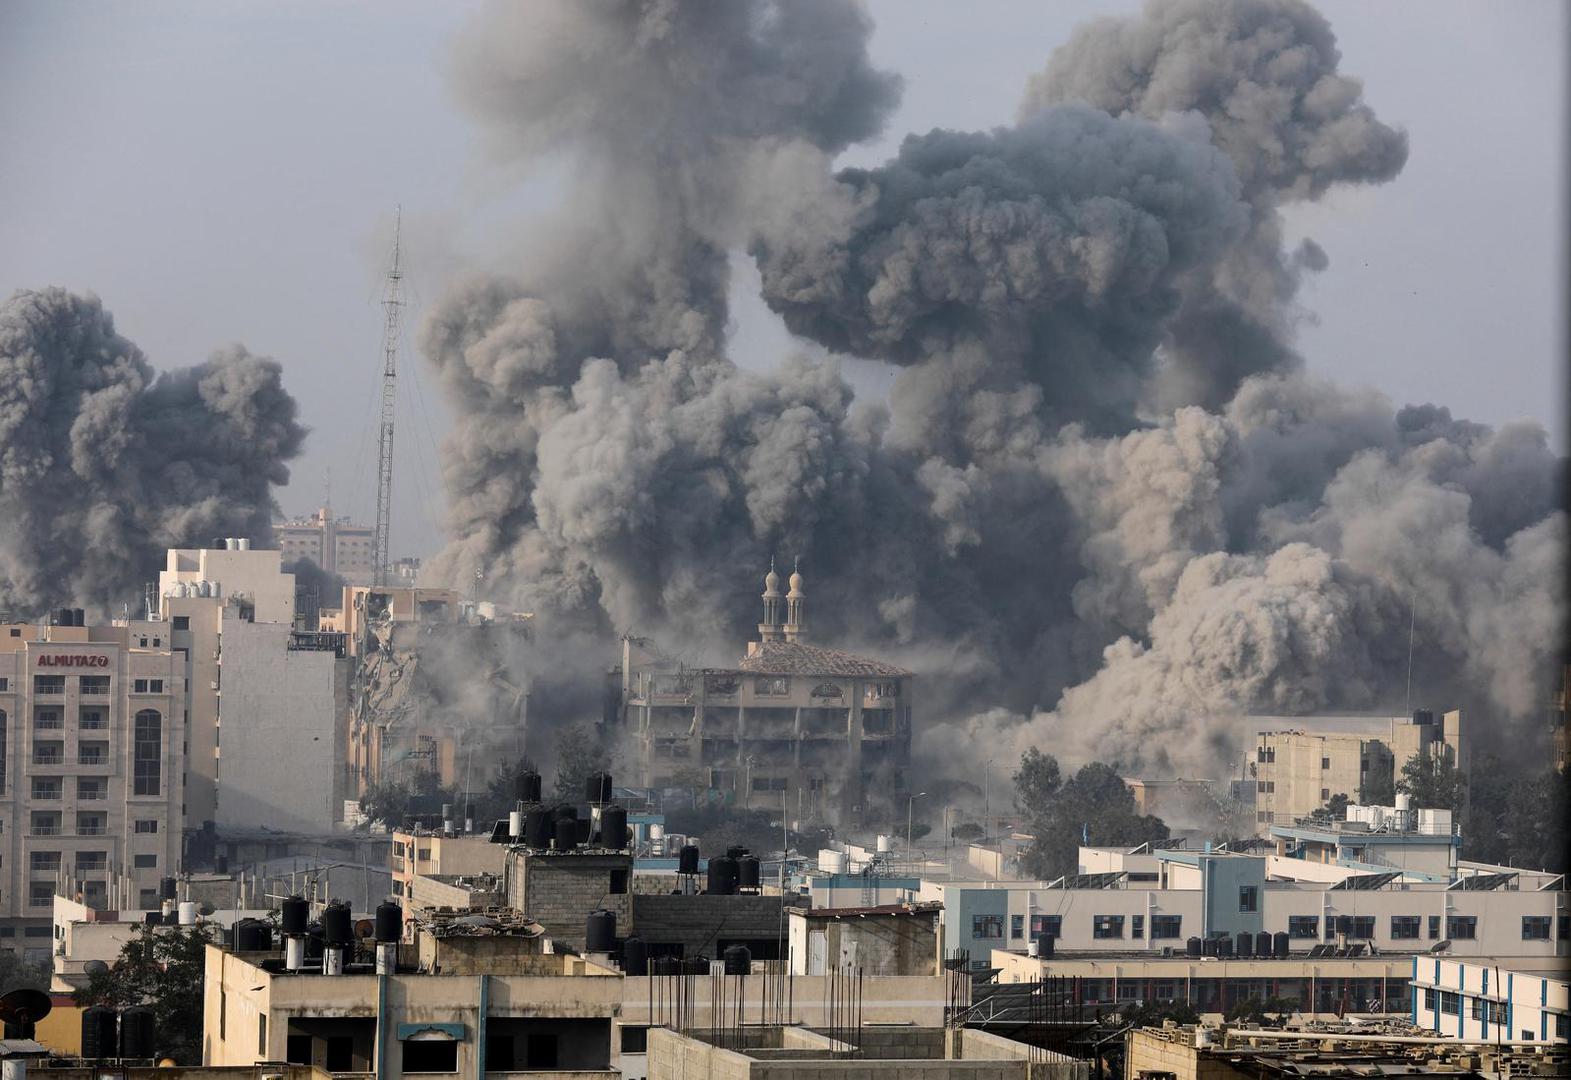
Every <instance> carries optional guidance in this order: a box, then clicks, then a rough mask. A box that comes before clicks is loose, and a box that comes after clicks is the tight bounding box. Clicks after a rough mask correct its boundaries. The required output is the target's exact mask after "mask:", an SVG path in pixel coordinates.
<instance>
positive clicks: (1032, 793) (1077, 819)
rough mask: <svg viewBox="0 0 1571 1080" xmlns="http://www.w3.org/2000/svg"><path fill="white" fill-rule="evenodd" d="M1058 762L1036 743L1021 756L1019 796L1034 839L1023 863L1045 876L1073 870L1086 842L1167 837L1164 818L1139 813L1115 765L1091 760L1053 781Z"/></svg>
mask: <svg viewBox="0 0 1571 1080" xmlns="http://www.w3.org/2000/svg"><path fill="white" fill-rule="evenodd" d="M1057 775H1058V762H1057V761H1055V760H1054V759H1053V758H1052V757H1051V756H1050V755H1047V754H1043V753H1041V752H1040V751H1038V750H1036V749H1035V748H1034V747H1033V748H1032V749H1031V750H1029V751H1027V752H1026V754H1025V755H1024V756H1022V757H1021V759H1020V771H1019V772H1017V773H1016V774H1015V782H1016V795H1017V799H1018V801H1019V802H1020V804H1021V807H1022V809H1023V810H1025V808H1027V807H1029V808H1030V809H1029V810H1025V816H1026V822H1027V828H1028V829H1029V830H1030V832H1031V834H1032V835H1033V836H1034V837H1036V839H1035V841H1034V842H1033V843H1032V844H1031V847H1030V848H1029V849H1028V850H1027V851H1026V853H1025V856H1024V857H1023V858H1022V859H1021V867H1022V868H1023V869H1024V870H1025V872H1026V873H1027V874H1029V875H1031V876H1033V877H1039V878H1044V879H1050V878H1057V877H1061V876H1063V875H1064V874H1073V873H1075V872H1076V870H1077V869H1078V866H1079V848H1080V844H1081V843H1082V842H1088V843H1091V844H1113V845H1118V846H1121V847H1122V846H1135V845H1138V844H1143V843H1148V842H1156V841H1160V840H1166V839H1167V837H1168V835H1169V831H1168V828H1167V825H1166V823H1165V822H1163V821H1162V819H1161V818H1158V817H1154V816H1152V815H1149V814H1141V813H1139V812H1138V811H1137V810H1136V808H1135V797H1134V795H1133V793H1131V792H1130V790H1129V785H1127V784H1125V783H1124V780H1123V778H1122V777H1121V776H1119V775H1118V771H1117V770H1116V769H1114V768H1113V767H1112V766H1111V765H1107V764H1104V763H1103V762H1100V761H1093V762H1092V763H1091V764H1089V765H1086V766H1084V767H1082V768H1081V769H1080V771H1079V772H1077V773H1075V775H1074V776H1072V777H1071V778H1070V779H1069V780H1068V781H1066V782H1064V783H1063V784H1058V785H1055V784H1054V783H1053V780H1054V779H1055V778H1056V776H1057Z"/></svg>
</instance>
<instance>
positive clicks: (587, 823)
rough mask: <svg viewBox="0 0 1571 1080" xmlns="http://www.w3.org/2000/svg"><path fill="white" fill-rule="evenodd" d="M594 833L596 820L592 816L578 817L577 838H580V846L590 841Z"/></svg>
mask: <svg viewBox="0 0 1571 1080" xmlns="http://www.w3.org/2000/svg"><path fill="white" fill-rule="evenodd" d="M594 835H595V823H594V821H593V820H592V819H590V818H579V819H578V832H577V835H576V839H577V840H578V846H579V847H583V846H584V845H585V844H587V843H589V841H590V839H591V838H592V837H593V836H594Z"/></svg>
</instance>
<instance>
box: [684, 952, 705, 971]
mask: <svg viewBox="0 0 1571 1080" xmlns="http://www.w3.org/2000/svg"><path fill="white" fill-rule="evenodd" d="M682 974H683V975H708V974H709V957H707V956H689V957H688V958H687V959H686V960H683V961H682Z"/></svg>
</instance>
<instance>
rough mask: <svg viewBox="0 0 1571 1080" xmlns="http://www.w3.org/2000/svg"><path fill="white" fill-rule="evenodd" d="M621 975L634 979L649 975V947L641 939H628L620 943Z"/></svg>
mask: <svg viewBox="0 0 1571 1080" xmlns="http://www.w3.org/2000/svg"><path fill="white" fill-rule="evenodd" d="M622 974H623V975H632V976H634V977H636V976H639V975H648V974H649V947H648V946H646V945H645V944H644V939H643V938H641V937H630V938H628V939H627V940H626V941H624V942H622Z"/></svg>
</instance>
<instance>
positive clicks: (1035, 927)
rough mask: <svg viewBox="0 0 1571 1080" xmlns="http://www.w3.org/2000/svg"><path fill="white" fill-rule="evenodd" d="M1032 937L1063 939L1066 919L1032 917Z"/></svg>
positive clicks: (1059, 917) (1054, 916)
mask: <svg viewBox="0 0 1571 1080" xmlns="http://www.w3.org/2000/svg"><path fill="white" fill-rule="evenodd" d="M1031 936H1032V937H1050V938H1061V937H1063V936H1064V917H1063V916H1062V915H1033V916H1031Z"/></svg>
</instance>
